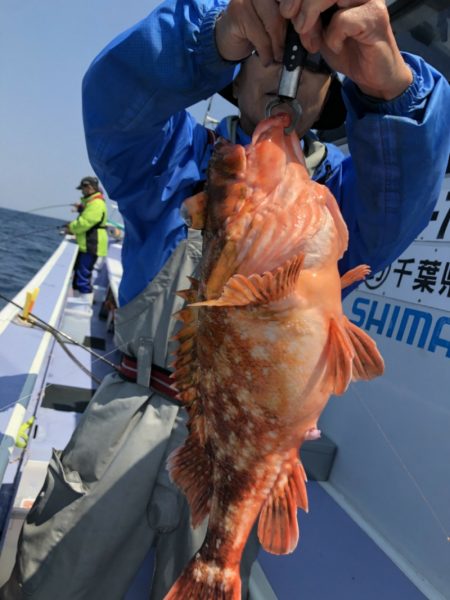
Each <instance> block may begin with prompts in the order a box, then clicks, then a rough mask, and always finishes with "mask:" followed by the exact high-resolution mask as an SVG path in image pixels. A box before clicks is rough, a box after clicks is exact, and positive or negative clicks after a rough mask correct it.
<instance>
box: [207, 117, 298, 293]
mask: <svg viewBox="0 0 450 600" xmlns="http://www.w3.org/2000/svg"><path fill="white" fill-rule="evenodd" d="M290 119H291V117H290V116H289V115H288V114H287V113H279V114H277V115H274V116H272V117H270V118H268V119H264V120H263V121H261V122H260V123H259V124H258V126H257V127H256V129H255V131H254V134H253V136H252V140H251V143H250V144H248V145H247V146H246V147H243V146H241V145H239V144H231V143H230V142H227V141H225V140H220V141H219V142H217V143H216V146H215V149H214V153H213V156H212V158H211V161H210V165H209V172H208V182H207V186H206V192H207V196H208V201H207V206H206V211H207V216H206V219H205V228H204V248H203V270H202V281H203V282H204V283H203V286H202V289H201V292H202V296H204V298H205V299H208V300H209V299H213V298H217V297H218V296H219V295H220V293H221V291H222V289H223V286H224V285H225V283H226V282H227V281H228V279H229V278H230V277H232V276H233V275H234V274H235V273H239V272H243V271H240V267H241V266H242V262H243V260H246V259H245V257H244V254H245V253H244V254H243V247H246V244H247V246H248V245H249V243H250V241H249V240H251V235H250V236H249V235H248V234H249V231H250V230H251V229H253V232H255V227H256V226H257V225H256V223H257V222H258V220H261V218H263V215H264V214H265V213H266V211H267V210H270V211H271V215H270V216H269V217H268V218H269V219H270V220H271V221H272V222H275V221H276V219H277V218H278V216H277V215H278V212H279V211H278V208H277V203H278V204H279V205H280V206H279V208H280V210H281V212H282V213H284V212H286V210H288V211H291V212H292V210H293V207H292V206H291V207H289V208H288V206H287V205H286V206H284V203H285V200H284V197H283V196H284V193H282V194H281V195H280V194H279V193H278V190H284V189H285V188H286V187H288V188H289V187H291V188H292V189H293V190H297V189H298V188H299V184H302V182H308V181H309V176H308V172H307V170H306V167H305V160H304V157H303V152H302V150H301V146H300V143H299V139H298V137H297V136H296V134H295V133H294V132H293V133H291V134H286V132H285V130H286V128H287V127H288V125H289V124H290ZM292 163H295V165H293V164H292ZM290 166H291V168H290ZM292 166H294V167H295V168H294V169H292ZM300 187H301V186H300ZM293 195H295V198H291V200H292V202H295V200H296V199H297V196H298V195H297V194H296V192H295V191H292V192H291V196H293ZM294 210H295V207H294ZM255 218H256V220H255ZM256 243H258V242H256ZM248 252H249V253H250V254H252V253H254V248H252V247H249V249H248ZM255 272H257V271H255Z"/></svg>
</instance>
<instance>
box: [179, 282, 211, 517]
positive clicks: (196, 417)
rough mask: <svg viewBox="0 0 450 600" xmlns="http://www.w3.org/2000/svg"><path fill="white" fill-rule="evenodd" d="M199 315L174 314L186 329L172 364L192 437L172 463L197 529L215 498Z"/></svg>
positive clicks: (187, 293)
mask: <svg viewBox="0 0 450 600" xmlns="http://www.w3.org/2000/svg"><path fill="white" fill-rule="evenodd" d="M189 279H190V281H191V283H192V286H193V287H192V288H191V289H190V290H185V291H184V292H183V293H184V294H185V296H186V297H190V298H193V299H196V298H197V288H198V281H197V280H195V279H193V278H189ZM197 313H198V309H196V308H192V307H185V308H182V309H181V310H180V311H178V312H177V313H175V314H174V317H176V318H177V319H178V320H180V321H182V323H183V325H182V327H181V329H180V330H179V331H178V333H177V334H176V335H175V336H173V338H172V339H173V340H175V341H177V342H178V343H179V344H178V348H177V351H176V353H175V359H174V361H173V362H172V364H171V367H172V368H173V369H174V371H173V373H172V374H171V376H170V377H171V379H173V381H174V383H173V386H172V387H173V388H174V389H175V390H176V391H177V392H178V393H177V396H176V397H177V398H178V400H180V401H181V402H183V404H184V405H185V408H186V410H187V413H188V417H189V420H188V424H187V426H188V429H189V435H188V437H187V438H186V440H185V443H184V444H183V446H181V447H180V448H177V450H175V451H174V452H173V453H172V454H171V455H170V457H169V459H168V467H169V471H170V476H171V477H172V479H173V481H174V482H175V483H176V484H177V485H178V486H179V487H180V488H181V489H182V490H183V492H184V493H185V494H186V497H187V499H188V502H189V505H190V507H191V516H192V524H193V526H194V527H195V526H196V525H199V524H200V523H201V522H202V521H203V519H204V518H205V517H206V516H207V515H208V513H209V506H210V501H211V495H212V464H211V458H210V453H209V452H208V451H207V449H206V447H207V444H208V440H207V434H206V423H205V416H204V414H203V411H202V409H201V406H200V400H199V398H198V397H197V382H198V365H197V351H196V344H195V339H196V336H197Z"/></svg>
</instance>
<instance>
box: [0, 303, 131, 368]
mask: <svg viewBox="0 0 450 600" xmlns="http://www.w3.org/2000/svg"><path fill="white" fill-rule="evenodd" d="M0 298H1V299H2V300H5V302H8V303H9V304H12V305H13V306H15V307H16V308H18V309H20V310H21V311H23V309H24V307H23V306H20V304H17V302H14V300H11V298H8V297H7V296H5V295H4V294H2V293H1V292H0ZM29 316H30V317H32V319H33V321H34V324H35V325H38V324H40V326H41V327H42V326H44V327H45V328H46V330H47V331H48V332H49V333H51V334H52V335H54V336H55V337H57V336H60V338H61V337H62V338H65V339H66V340H67V341H69V342H70V343H71V344H74V345H75V346H79V347H80V348H83V349H84V350H86V352H89V354H91V355H92V356H95V358H96V359H97V360H101V361H102V362H104V363H105V364H107V365H108V366H109V367H112V368H113V369H114V370H115V371H119V369H120V368H119V365H116V364H115V363H113V362H111V361H110V360H108V359H107V358H105V357H104V356H102V355H101V354H98V353H97V352H94V350H92V348H89V347H88V346H85V345H84V344H82V343H81V342H78V341H77V340H75V339H74V338H72V337H71V336H70V335H67V333H64V331H61V330H60V329H57V328H56V327H53V326H52V325H50V324H49V323H47V322H46V321H44V320H43V319H41V318H39V317H38V316H37V315H35V314H34V313H32V312H30V313H29ZM63 343H64V342H63Z"/></svg>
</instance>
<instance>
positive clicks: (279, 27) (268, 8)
mask: <svg viewBox="0 0 450 600" xmlns="http://www.w3.org/2000/svg"><path fill="white" fill-rule="evenodd" d="M253 9H254V11H255V13H256V14H257V15H258V17H259V20H260V22H261V23H262V26H263V28H264V30H265V33H266V35H267V36H268V37H269V40H270V45H271V50H272V51H271V54H272V58H273V60H275V61H276V62H281V61H282V59H283V49H284V38H285V33H286V21H285V20H284V19H283V17H282V16H281V14H280V10H279V7H278V4H277V3H276V2H274V1H273V0H269V1H262V0H253ZM264 38H265V36H264ZM266 44H267V40H266V39H264V45H266ZM255 47H256V49H257V50H258V53H259V54H260V55H261V53H260V51H259V49H258V47H257V46H256V45H255Z"/></svg>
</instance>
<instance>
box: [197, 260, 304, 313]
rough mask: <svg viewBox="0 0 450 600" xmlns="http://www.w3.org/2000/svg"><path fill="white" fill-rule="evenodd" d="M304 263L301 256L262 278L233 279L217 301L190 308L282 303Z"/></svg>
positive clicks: (228, 282) (256, 276) (267, 272)
mask: <svg viewBox="0 0 450 600" xmlns="http://www.w3.org/2000/svg"><path fill="white" fill-rule="evenodd" d="M303 260H304V255H303V254H301V255H299V256H296V257H294V258H292V259H290V260H288V261H286V262H285V263H284V264H283V265H282V266H281V267H278V268H277V269H275V270H274V271H266V272H265V273H263V274H262V275H250V277H245V276H244V275H240V274H237V275H233V277H231V278H230V279H229V280H228V281H227V283H226V284H225V287H224V289H223V292H222V295H221V296H220V298H217V299H215V300H205V301H204V302H196V303H194V304H192V306H246V305H248V304H268V303H269V302H274V301H276V300H281V299H283V298H285V297H286V296H289V294H291V293H292V292H293V291H294V289H295V286H296V283H297V280H298V277H299V275H300V271H301V267H302V264H303Z"/></svg>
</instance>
